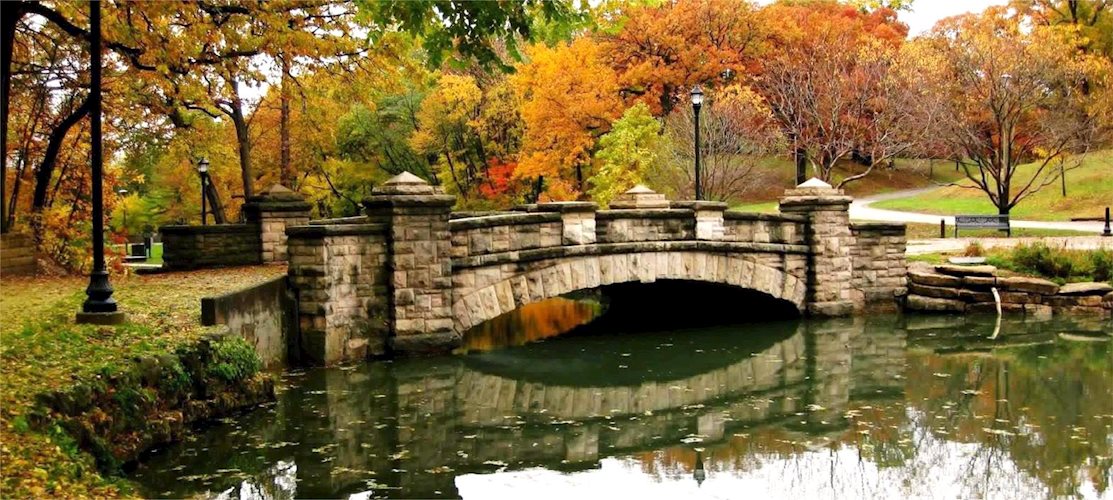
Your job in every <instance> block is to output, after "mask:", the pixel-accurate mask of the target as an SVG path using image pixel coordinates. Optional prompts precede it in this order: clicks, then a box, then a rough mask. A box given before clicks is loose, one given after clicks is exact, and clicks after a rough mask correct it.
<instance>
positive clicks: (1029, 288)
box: [997, 276, 1059, 295]
mask: <svg viewBox="0 0 1113 500" xmlns="http://www.w3.org/2000/svg"><path fill="white" fill-rule="evenodd" d="M997 284H998V285H1000V286H1001V288H1003V289H1005V290H1008V291H1012V292H1029V293H1038V294H1041V295H1055V294H1056V293H1058V292H1059V285H1057V284H1055V283H1054V282H1051V281H1048V280H1045V279H1040V278H1029V277H1025V276H1012V277H1008V278H997Z"/></svg>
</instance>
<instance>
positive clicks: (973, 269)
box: [935, 264, 997, 277]
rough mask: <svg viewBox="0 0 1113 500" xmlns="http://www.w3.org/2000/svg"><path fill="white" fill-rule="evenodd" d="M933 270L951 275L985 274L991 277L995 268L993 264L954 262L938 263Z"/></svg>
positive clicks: (994, 272)
mask: <svg viewBox="0 0 1113 500" xmlns="http://www.w3.org/2000/svg"><path fill="white" fill-rule="evenodd" d="M935 271H936V272H939V273H943V274H949V275H951V276H986V277H993V276H994V275H996V274H997V268H996V267H993V266H959V265H955V264H939V265H937V266H935Z"/></svg>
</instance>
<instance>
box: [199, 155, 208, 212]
mask: <svg viewBox="0 0 1113 500" xmlns="http://www.w3.org/2000/svg"><path fill="white" fill-rule="evenodd" d="M197 173H198V174H200V175H201V225H202V226H204V225H205V194H206V193H205V188H206V187H207V185H206V180H207V178H208V176H209V159H208V158H204V157H202V158H201V161H199V162H197Z"/></svg>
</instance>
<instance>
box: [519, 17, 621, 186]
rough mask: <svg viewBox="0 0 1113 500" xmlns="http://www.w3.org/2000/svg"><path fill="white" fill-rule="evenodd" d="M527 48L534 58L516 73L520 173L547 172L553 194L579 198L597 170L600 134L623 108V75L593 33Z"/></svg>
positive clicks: (528, 175)
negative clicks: (595, 154) (620, 77)
mask: <svg viewBox="0 0 1113 500" xmlns="http://www.w3.org/2000/svg"><path fill="white" fill-rule="evenodd" d="M527 54H528V57H529V62H528V63H525V64H521V65H519V66H518V72H517V74H516V75H514V76H513V77H512V78H511V81H512V83H513V85H514V87H515V88H516V89H517V91H518V95H519V97H520V99H521V101H522V104H521V114H522V120H523V121H524V122H525V133H524V136H523V139H522V151H521V156H520V161H519V164H518V170H517V172H515V176H516V177H517V178H519V179H524V180H526V181H535V180H536V179H538V178H540V177H543V178H544V192H545V194H547V195H548V196H549V197H551V198H553V199H562V200H567V199H574V198H577V197H579V196H580V195H582V193H583V192H584V189H585V183H586V181H587V178H588V177H589V176H590V175H591V160H592V154H593V152H594V150H595V147H596V140H597V139H598V138H599V136H601V135H603V134H605V133H607V131H608V130H609V129H610V125H611V122H612V121H614V119H615V118H617V117H618V116H619V115H621V114H622V105H621V101H620V99H619V92H618V91H619V85H618V79H617V75H616V74H615V72H614V70H613V69H611V67H610V66H609V65H607V63H606V61H605V60H604V57H603V47H602V46H600V44H598V43H597V42H596V41H595V40H593V39H591V38H579V39H576V40H575V41H573V42H572V43H570V44H559V45H557V46H556V47H552V48H550V47H546V46H543V45H538V46H533V47H531V48H529V49H528V50H527Z"/></svg>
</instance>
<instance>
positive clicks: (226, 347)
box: [208, 337, 263, 382]
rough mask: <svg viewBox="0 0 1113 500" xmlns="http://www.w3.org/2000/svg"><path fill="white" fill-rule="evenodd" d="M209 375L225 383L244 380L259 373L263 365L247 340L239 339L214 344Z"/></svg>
mask: <svg viewBox="0 0 1113 500" xmlns="http://www.w3.org/2000/svg"><path fill="white" fill-rule="evenodd" d="M212 349H213V361H212V365H211V366H210V367H209V370H208V371H209V375H210V376H212V377H215V378H218V379H221V380H223V381H225V382H236V381H240V380H244V379H246V378H248V377H250V376H252V375H254V374H256V373H258V372H259V369H260V368H262V366H263V363H262V362H261V361H260V360H259V355H258V354H256V353H255V349H254V348H252V347H251V346H250V345H249V344H248V343H247V342H246V341H245V340H243V339H241V338H239V337H233V338H230V339H225V340H221V341H219V342H214V343H213V345H212Z"/></svg>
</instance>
